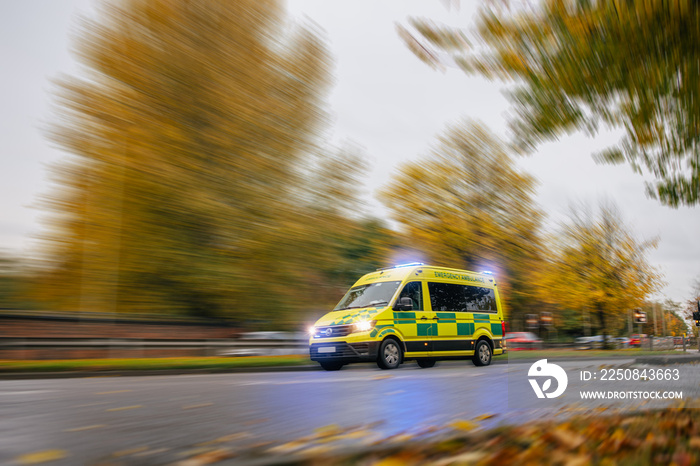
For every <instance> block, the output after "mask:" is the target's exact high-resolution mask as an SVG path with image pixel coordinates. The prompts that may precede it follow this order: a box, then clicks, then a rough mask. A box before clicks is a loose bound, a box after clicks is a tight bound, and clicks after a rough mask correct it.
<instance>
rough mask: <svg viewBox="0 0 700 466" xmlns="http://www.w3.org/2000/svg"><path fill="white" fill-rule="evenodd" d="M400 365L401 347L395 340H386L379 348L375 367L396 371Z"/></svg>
mask: <svg viewBox="0 0 700 466" xmlns="http://www.w3.org/2000/svg"><path fill="white" fill-rule="evenodd" d="M399 364H401V346H399V343H398V342H397V341H396V340H393V339H391V338H387V339H386V340H384V341H383V342H382V344H381V345H380V346H379V354H378V355H377V365H378V366H379V368H380V369H396V368H397V367H399Z"/></svg>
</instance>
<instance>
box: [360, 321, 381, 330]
mask: <svg viewBox="0 0 700 466" xmlns="http://www.w3.org/2000/svg"><path fill="white" fill-rule="evenodd" d="M376 323H377V321H376V320H371V321H370V320H363V321H360V322H355V331H356V332H367V331H368V330H372V328H373V327H374V324H376Z"/></svg>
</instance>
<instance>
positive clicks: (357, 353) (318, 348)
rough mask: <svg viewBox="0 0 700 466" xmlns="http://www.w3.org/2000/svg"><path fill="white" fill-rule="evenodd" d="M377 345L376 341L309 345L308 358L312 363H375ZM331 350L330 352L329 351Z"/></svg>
mask: <svg viewBox="0 0 700 466" xmlns="http://www.w3.org/2000/svg"><path fill="white" fill-rule="evenodd" d="M379 343H380V342H377V341H363V342H353V343H347V342H345V341H327V342H326V341H324V342H322V343H311V344H310V345H309V356H310V357H311V360H312V361H331V360H332V361H346V362H353V361H376V360H377V352H378V349H379ZM331 348H332V351H329V350H330V349H331Z"/></svg>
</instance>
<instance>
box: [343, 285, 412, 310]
mask: <svg viewBox="0 0 700 466" xmlns="http://www.w3.org/2000/svg"><path fill="white" fill-rule="evenodd" d="M400 284H401V282H400V281H398V282H379V283H370V284H369V285H360V286H356V287H354V288H350V291H348V292H347V293H346V294H345V296H344V297H343V299H341V300H340V302H339V303H338V305H337V306H336V307H335V309H333V310H334V311H342V310H343V309H359V308H363V307H382V306H386V305H387V304H389V301H390V300H391V298H392V297H393V296H394V293H396V290H397V288H398V287H399V285H400Z"/></svg>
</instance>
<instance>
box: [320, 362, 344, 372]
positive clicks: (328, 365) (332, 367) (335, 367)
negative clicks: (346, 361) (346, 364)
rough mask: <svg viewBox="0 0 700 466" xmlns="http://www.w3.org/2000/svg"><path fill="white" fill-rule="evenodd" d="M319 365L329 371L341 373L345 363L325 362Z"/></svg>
mask: <svg viewBox="0 0 700 466" xmlns="http://www.w3.org/2000/svg"><path fill="white" fill-rule="evenodd" d="M319 364H321V367H323V368H324V369H325V370H327V371H339V370H340V368H341V367H343V363H342V362H339V361H323V362H320V363H319Z"/></svg>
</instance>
